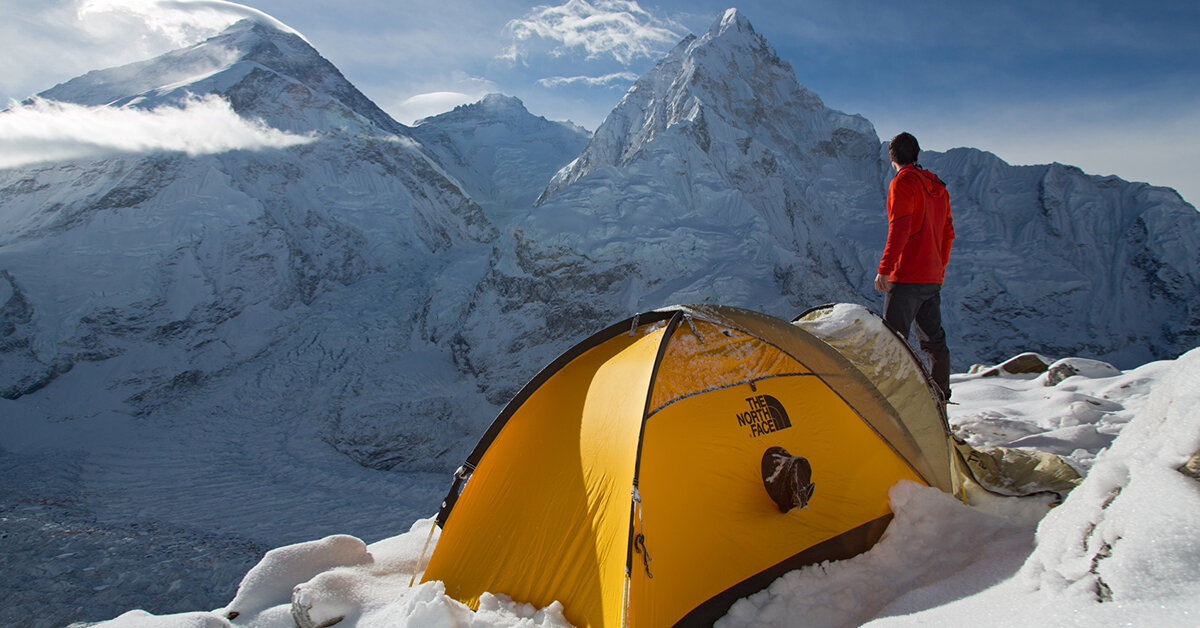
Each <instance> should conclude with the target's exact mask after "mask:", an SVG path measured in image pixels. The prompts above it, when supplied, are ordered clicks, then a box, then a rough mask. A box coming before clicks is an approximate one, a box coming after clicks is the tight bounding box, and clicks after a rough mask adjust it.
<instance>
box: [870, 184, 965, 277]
mask: <svg viewBox="0 0 1200 628" xmlns="http://www.w3.org/2000/svg"><path fill="white" fill-rule="evenodd" d="M887 213H888V236H887V246H885V247H884V248H883V257H882V259H880V260H879V274H880V275H883V276H884V277H887V278H889V279H890V280H891V281H894V282H899V283H942V280H943V279H944V278H945V276H946V263H947V262H949V261H950V246H951V244H952V243H953V242H954V220H953V219H952V218H951V216H950V194H949V193H947V192H946V184H945V183H942V180H941V179H939V178H938V177H937V175H935V174H933V173H932V172H930V171H928V170H925V169H924V168H921V167H920V166H916V165H913V164H909V165H907V166H904V167H902V168H900V171H899V172H897V173H896V178H894V179H892V184H891V186H889V187H888V201H887Z"/></svg>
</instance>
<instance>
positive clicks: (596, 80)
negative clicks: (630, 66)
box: [537, 72, 638, 87]
mask: <svg viewBox="0 0 1200 628" xmlns="http://www.w3.org/2000/svg"><path fill="white" fill-rule="evenodd" d="M636 80H638V75H637V74H634V73H633V72H616V73H614V74H605V75H604V76H551V77H549V78H544V79H538V81H537V84H538V85H541V86H542V87H566V86H570V85H587V86H589V87H605V86H609V85H612V84H614V83H616V84H626V83H632V82H634V81H636Z"/></svg>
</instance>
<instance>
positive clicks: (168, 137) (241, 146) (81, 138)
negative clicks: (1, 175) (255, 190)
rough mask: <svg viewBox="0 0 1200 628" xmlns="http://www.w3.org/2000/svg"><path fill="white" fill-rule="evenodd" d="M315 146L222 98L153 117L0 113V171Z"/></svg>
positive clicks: (70, 111) (69, 109)
mask: <svg viewBox="0 0 1200 628" xmlns="http://www.w3.org/2000/svg"><path fill="white" fill-rule="evenodd" d="M313 140H314V138H313V137H311V136H300V135H294V134H290V133H285V132H283V131H280V130H278V129H273V128H271V127H268V126H266V125H265V124H263V123H262V122H261V121H258V120H247V119H245V118H242V117H240V116H238V114H237V113H236V112H234V111H233V109H232V107H230V105H229V102H228V101H226V100H224V99H222V98H221V97H219V96H206V97H203V98H195V99H191V100H189V101H187V102H186V103H185V104H184V106H182V107H170V106H163V107H158V108H156V109H151V110H144V109H137V108H128V107H124V108H118V107H85V106H82V105H74V104H66V103H59V102H54V101H47V100H41V99H38V100H34V101H33V102H31V103H29V104H25V105H20V104H16V103H13V104H12V106H11V107H10V108H9V109H8V110H6V111H3V112H0V168H13V167H19V166H25V165H30V164H35V163H43V162H48V161H61V160H77V159H97V158H104V157H108V156H112V155H119V154H129V153H150V152H159V151H167V152H183V153H187V154H189V155H201V154H209V153H221V152H226V151H231V150H257V149H265V148H285V147H288V146H295V145H298V144H304V143H307V142H311V141H313Z"/></svg>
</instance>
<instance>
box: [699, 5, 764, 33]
mask: <svg viewBox="0 0 1200 628" xmlns="http://www.w3.org/2000/svg"><path fill="white" fill-rule="evenodd" d="M731 30H732V31H734V32H738V33H749V34H757V33H755V32H754V27H753V26H751V25H750V20H749V19H748V18H747V17H746V15H745V14H744V13H742V12H741V11H739V10H738V9H736V8H730V9H726V10H725V14H724V15H722V16H721V19H719V20H717V21H715V22H713V24H712V26H711V27H709V29H708V33H709V34H710V35H712V36H713V37H720V36H721V35H723V34H725V33H726V32H727V31H731Z"/></svg>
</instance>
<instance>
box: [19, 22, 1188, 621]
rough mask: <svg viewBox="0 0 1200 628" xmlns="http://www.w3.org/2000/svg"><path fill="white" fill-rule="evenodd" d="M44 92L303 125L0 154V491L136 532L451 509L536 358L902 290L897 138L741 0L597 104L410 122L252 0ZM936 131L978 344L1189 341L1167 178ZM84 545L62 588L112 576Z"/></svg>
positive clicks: (1116, 351)
mask: <svg viewBox="0 0 1200 628" xmlns="http://www.w3.org/2000/svg"><path fill="white" fill-rule="evenodd" d="M40 97H41V98H43V99H47V100H55V101H60V102H68V103H75V104H78V105H85V106H88V107H95V108H107V109H120V110H138V111H154V110H159V109H161V108H175V107H186V106H187V105H188V103H189V102H192V99H195V98H217V99H220V100H222V101H227V102H228V103H229V106H230V107H231V108H232V109H233V111H235V112H236V113H237V114H239V115H241V116H243V117H245V118H247V119H252V120H255V121H257V122H259V123H261V124H262V125H264V126H266V127H269V128H271V129H277V130H280V131H286V132H288V133H291V134H294V135H295V136H296V137H299V138H301V139H302V140H303V141H300V142H298V143H296V144H294V145H289V146H286V147H275V148H264V149H259V150H249V149H246V150H231V151H224V152H215V153H206V154H198V155H193V154H188V153H183V152H163V151H147V152H141V153H123V154H118V155H114V156H111V157H107V158H97V159H87V160H74V161H62V162H54V163H48V164H42V165H35V166H26V167H21V168H10V169H6V170H0V420H2V421H4V422H5V423H6V430H9V428H10V426H12V429H11V430H10V431H9V435H7V436H6V437H5V440H4V441H0V447H2V449H0V464H3V465H4V468H5V469H6V470H8V471H9V477H12V478H14V480H13V483H12V484H10V485H9V486H7V487H6V489H5V490H7V491H8V492H7V493H5V494H6V495H8V496H11V499H13V500H15V499H29V497H28V495H30V494H34V495H37V496H38V497H37V498H36V499H43V500H45V502H44V503H49V504H61V503H64V498H63V496H67V498H66V499H65V503H69V504H71V507H72V508H74V509H75V510H72V511H71V512H72V513H75V514H73V515H71V516H78V517H82V518H84V519H85V520H86V521H87V522H88V525H89V526H92V528H93V529H99V530H102V531H104V532H105V533H106V534H111V535H113V536H114V537H118V536H119V537H127V536H138V535H137V534H136V533H135V532H133V530H134V529H135V528H136V529H145V527H146V526H147V525H148V522H149V525H152V526H156V527H158V528H160V529H164V530H172V531H174V532H175V533H176V534H182V535H183V536H184V537H186V538H189V539H193V540H194V541H195V543H196V545H197V546H199V547H208V548H210V549H211V548H212V547H213V546H215V545H220V546H221V547H222V548H225V549H221V550H220V552H225V554H222V555H238V556H240V557H241V559H242V560H250V559H249V558H247V556H248V555H253V554H254V552H256V551H257V549H255V548H261V547H263V546H266V547H275V546H279V545H282V544H284V543H292V542H299V541H304V540H309V539H313V538H318V537H320V536H324V535H326V534H331V533H335V532H340V533H349V534H355V535H358V536H360V537H363V538H383V537H385V536H390V535H391V534H393V533H394V532H395V531H396V528H397V526H398V525H407V524H408V523H409V522H411V521H413V520H414V519H415V518H417V517H420V516H426V515H428V514H430V513H431V512H432V511H433V510H434V509H436V504H437V501H438V500H439V499H440V497H441V492H442V491H443V489H444V486H443V484H444V482H443V480H444V477H443V475H444V472H445V471H448V470H450V469H453V468H454V467H455V466H457V464H458V463H459V462H461V460H462V459H463V458H464V457H465V455H466V453H467V451H469V449H470V447H472V446H473V445H474V443H475V440H476V439H477V438H478V436H479V434H480V433H481V432H482V430H483V429H484V427H486V425H487V424H488V423H489V422H490V421H491V419H492V418H493V417H494V415H495V413H496V410H497V408H498V407H499V406H500V405H502V404H504V403H506V402H507V401H508V399H509V398H510V397H511V396H512V394H513V393H514V392H515V391H516V390H518V389H519V388H520V386H522V385H523V384H524V383H525V382H526V381H527V380H528V379H529V378H530V377H531V376H532V375H533V374H534V373H535V372H536V371H537V370H538V369H539V368H541V367H542V366H544V365H545V364H546V363H548V362H549V361H550V360H552V359H553V358H554V357H556V356H557V355H558V354H559V353H560V352H561V351H563V350H564V349H566V348H568V347H569V346H571V345H573V344H574V343H575V342H577V341H579V340H580V339H582V338H583V337H585V336H587V335H590V334H591V333H593V332H594V331H596V330H598V329H600V328H602V327H605V326H607V325H609V324H610V323H612V322H613V321H616V320H620V319H623V318H625V317H627V316H629V315H630V313H631V312H637V311H646V310H649V309H653V308H656V307H660V306H664V305H668V304H672V303H685V302H714V303H724V304H729V305H739V306H744V307H750V308H754V309H758V310H761V311H764V312H767V313H769V314H773V315H776V316H780V317H783V318H790V317H791V316H792V315H794V314H796V313H798V312H800V311H801V310H803V309H806V308H807V307H809V306H812V305H816V304H820V303H825V302H830V301H844V302H859V303H866V304H872V305H875V306H876V307H878V305H879V304H880V303H881V302H882V299H881V298H880V297H879V296H878V295H877V294H876V293H875V292H874V291H873V290H872V287H871V280H872V279H873V276H874V269H875V264H876V262H877V261H878V256H879V253H880V251H881V249H882V246H883V241H884V238H885V235H886V225H885V219H884V209H883V208H884V203H885V194H886V189H887V183H888V181H889V177H890V172H891V171H890V168H889V167H888V162H887V158H886V147H885V146H884V145H883V143H882V142H881V141H880V139H879V138H878V137H877V134H876V133H875V130H874V129H873V127H872V126H871V124H870V123H869V122H868V121H866V120H864V119H863V118H861V117H859V116H852V115H846V114H843V113H840V112H837V111H835V110H832V109H830V108H828V107H826V106H825V105H824V103H823V102H822V101H821V99H820V98H819V97H818V96H817V95H816V94H814V93H812V92H811V91H810V90H808V89H807V88H805V87H804V86H803V85H801V84H800V83H799V82H798V81H797V80H796V76H795V72H794V70H793V68H792V66H791V65H789V64H788V63H787V62H786V61H784V60H782V59H780V58H779V57H778V56H777V55H776V54H775V52H774V51H773V49H772V48H771V46H770V44H769V43H768V42H767V41H765V40H764V39H763V38H762V37H761V36H760V35H758V34H757V33H756V32H755V31H754V29H753V27H752V26H751V25H750V23H749V21H748V20H747V19H746V17H745V16H744V15H742V14H741V13H739V12H737V11H735V10H730V11H729V12H727V13H726V14H724V15H723V16H722V17H721V19H719V20H717V21H716V22H715V23H714V24H713V25H712V27H711V28H710V29H709V30H708V31H707V32H706V33H704V34H703V35H701V36H700V37H689V38H687V39H685V40H684V41H683V42H681V43H680V44H679V45H678V46H677V47H676V48H675V49H674V50H672V51H671V53H670V54H668V55H667V56H666V57H665V58H664V59H663V60H662V61H661V62H660V63H659V64H658V65H657V66H656V67H655V68H654V69H653V70H652V71H651V72H649V73H648V74H646V75H645V76H643V77H642V78H641V79H640V80H638V81H637V83H636V84H635V85H634V86H633V87H632V88H631V89H630V90H629V92H628V93H627V94H626V95H625V97H624V98H623V99H622V100H621V102H620V103H619V104H618V105H617V106H616V107H615V108H614V110H613V111H612V113H611V114H610V116H609V117H608V119H607V120H606V121H605V122H604V124H602V125H601V127H600V128H599V129H597V131H596V132H595V133H594V134H592V135H590V136H589V135H588V134H587V133H586V132H585V131H583V130H582V129H579V128H577V127H574V126H573V125H570V124H566V123H556V122H551V121H547V120H545V119H544V118H540V117H537V116H535V115H533V114H531V113H529V112H528V111H527V110H526V109H525V108H524V106H523V105H522V104H521V103H520V102H519V101H517V100H516V99H512V98H508V97H504V96H499V95H493V96H489V97H487V98H485V99H484V100H483V101H481V102H479V103H476V104H473V105H468V106H464V107H460V108H458V109H455V110H454V111H452V112H448V113H446V114H443V115H440V116H435V117H433V118H429V119H426V120H423V121H421V122H420V123H418V124H417V125H415V126H413V127H407V126H404V125H401V124H399V123H397V122H395V121H394V120H392V119H391V118H390V117H389V116H388V115H387V114H386V113H384V112H383V111H382V110H380V109H379V108H378V107H377V106H375V105H374V104H373V103H372V102H371V101H370V100H369V99H368V98H366V97H365V96H364V95H363V94H361V93H360V92H358V90H357V89H355V88H354V87H353V86H352V85H351V84H350V83H349V82H347V81H346V79H345V78H344V77H343V76H342V75H341V74H340V72H338V71H337V69H336V68H335V67H333V66H332V65H331V64H330V63H329V62H328V61H326V60H325V59H323V58H322V57H321V56H320V55H319V53H317V51H315V50H313V49H312V47H311V46H309V45H308V44H307V43H306V42H305V41H304V40H303V38H302V37H300V36H299V35H297V34H296V33H293V32H289V31H286V30H281V29H279V28H275V27H273V26H271V25H269V24H265V23H261V22H254V21H246V22H241V23H238V24H236V25H234V26H232V27H231V28H230V29H228V30H227V31H226V32H224V33H222V34H220V35H218V36H216V37H213V38H212V39H209V40H207V41H205V42H202V43H200V44H197V45H195V46H192V47H189V48H186V49H183V50H179V51H176V52H172V53H169V54H166V55H163V56H161V57H158V58H155V59H151V60H148V61H145V62H142V63H137V64H133V65H130V66H124V67H122V68H114V69H108V70H98V71H96V72H91V73H89V74H87V75H84V76H82V77H79V78H77V79H74V80H72V81H68V82H66V83H64V84H62V85H59V86H57V87H54V88H52V89H50V90H47V91H46V92H44V93H42V94H41V95H40ZM922 161H923V163H924V164H925V165H926V166H927V167H929V168H930V169H932V170H933V171H935V172H937V173H938V174H939V175H940V176H941V177H942V178H943V179H944V180H945V181H947V183H948V184H949V185H950V189H951V195H952V196H951V197H952V202H953V203H954V211H955V218H956V228H957V232H958V236H959V239H958V241H957V242H956V245H955V253H954V258H953V260H952V263H951V269H950V274H949V276H948V283H947V286H946V289H945V295H946V296H945V299H944V301H945V303H946V318H947V321H948V328H949V329H948V331H949V332H950V335H951V345H952V350H953V351H954V355H955V358H956V362H957V363H958V365H959V366H960V368H965V366H966V365H967V364H968V363H969V362H973V361H991V362H995V361H998V360H999V359H1000V358H1003V357H1007V356H1009V355H1014V354H1016V353H1020V352H1022V351H1025V350H1027V349H1028V348H1030V347H1037V348H1041V349H1042V350H1044V351H1046V352H1047V353H1054V354H1058V355H1082V356H1087V357H1092V358H1102V359H1108V360H1111V361H1113V362H1115V363H1117V364H1119V365H1120V366H1122V367H1128V366H1132V365H1134V364H1137V363H1140V362H1143V361H1146V360H1149V359H1156V358H1165V357H1174V356H1176V355H1179V354H1182V353H1183V352H1184V351H1186V350H1187V349H1190V348H1192V347H1195V346H1196V345H1197V344H1200V343H1198V336H1197V334H1198V333H1200V289H1198V284H1200V253H1198V252H1200V213H1197V212H1196V210H1195V209H1194V208H1193V207H1191V206H1190V205H1188V204H1186V203H1184V202H1183V200H1182V199H1181V198H1180V197H1179V196H1178V195H1177V194H1175V193H1174V192H1172V191H1171V190H1167V189H1164V188H1154V187H1150V186H1147V185H1144V184H1136V183H1127V182H1124V181H1121V180H1120V179H1116V178H1114V177H1106V178H1101V177H1092V176H1088V175H1085V174H1084V173H1082V172H1080V171H1078V170H1077V169H1073V168H1070V167H1067V166H1062V165H1058V164H1055V165H1050V166H1028V167H1012V166H1009V165H1007V164H1005V163H1004V162H1002V161H1000V160H999V159H997V158H995V157H994V156H992V155H990V154H988V153H984V152H981V151H977V150H973V149H956V150H954V151H950V152H947V153H945V154H936V153H928V154H923V159H922ZM431 472H432V473H431ZM246 504H251V505H253V508H255V509H256V511H257V512H256V513H254V514H253V515H250V514H247V513H246V512H245V508H246V506H244V505H246ZM314 505H316V506H314ZM79 513H83V514H79ZM23 516H24V515H23ZM28 516H29V517H30V518H29V519H20V520H19V521H32V522H33V523H29V524H28V525H30V526H45V527H49V526H50V522H48V521H47V520H43V519H39V517H59V518H61V517H65V516H67V514H66V513H65V511H64V510H62V508H60V507H58V506H54V507H50V506H47V508H46V509H43V510H38V511H36V512H35V513H34V514H30V515H28ZM8 521H9V523H11V522H13V521H18V519H10V520H8ZM12 525H16V524H15V523H14V524H12ZM22 525H24V524H22ZM230 538H233V539H236V540H237V542H236V543H231V545H232V546H236V548H240V549H228V547H230V546H231V545H221V543H225V542H226V541H228V540H229V539H230ZM214 539H215V540H214ZM243 541H244V543H243ZM48 545H50V546H53V544H52V543H48ZM39 547H40V546H38V545H36V544H35V545H31V546H30V547H29V548H24V549H27V550H28V552H29V553H31V554H35V553H36V552H38V551H41V550H40V549H39ZM247 547H249V548H251V549H250V550H246V548H247ZM63 551H64V552H66V551H80V552H89V551H94V550H93V549H79V548H77V547H73V548H72V549H70V550H66V549H64V550H63ZM239 552H241V553H240V554H239ZM247 552H249V553H248V554H247ZM181 564H182V563H181ZM182 569H183V568H181V570H182ZM188 571H189V573H192V574H193V576H194V577H197V578H203V576H195V575H194V573H195V570H194V569H190V570H188ZM229 571H230V570H225V571H224V572H222V574H220V575H212V576H211V577H212V578H220V577H225V578H228V575H229ZM233 571H234V572H235V573H236V570H233ZM14 577H16V576H14ZM79 577H80V578H81V580H80V581H81V582H86V583H88V586H82V585H81V590H80V591H79V592H74V591H73V592H72V593H71V594H70V595H72V596H82V595H87V594H86V593H85V592H84V591H86V590H88V589H92V588H95V587H97V586H101V585H102V584H103V581H92V580H88V579H87V578H93V577H98V576H97V575H96V574H91V575H80V576H79ZM159 584H162V586H161V587H160V588H159V589H155V590H154V591H153V592H152V593H148V595H152V596H159V597H161V598H163V599H169V598H170V596H171V591H169V590H167V589H168V585H169V584H170V582H169V581H168V582H165V583H157V582H156V583H155V584H154V585H153V586H158V585H159ZM204 586H210V587H215V586H216V585H213V584H212V583H211V582H208V584H206V585H204ZM132 594H133V593H131V595H132ZM217 598H218V599H220V598H221V596H219V595H218V596H217ZM114 604H119V602H114ZM127 605H128V604H126V606H127ZM191 607H193V608H194V607H195V605H194V604H193V605H191Z"/></svg>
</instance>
